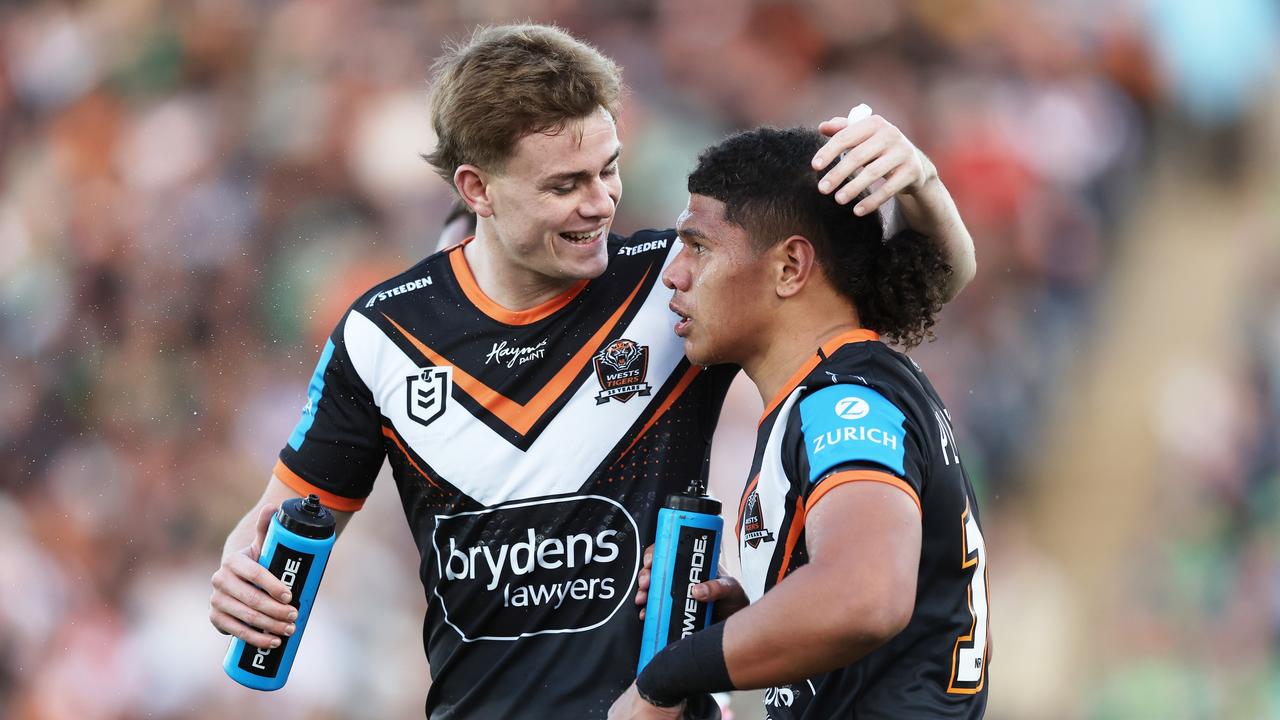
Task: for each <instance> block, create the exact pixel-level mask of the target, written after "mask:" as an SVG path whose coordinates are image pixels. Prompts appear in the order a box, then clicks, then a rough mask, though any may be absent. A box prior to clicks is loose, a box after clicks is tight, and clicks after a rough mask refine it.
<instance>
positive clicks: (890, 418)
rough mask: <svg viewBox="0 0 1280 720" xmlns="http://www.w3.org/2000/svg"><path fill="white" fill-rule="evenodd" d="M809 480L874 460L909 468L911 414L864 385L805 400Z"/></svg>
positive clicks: (900, 470)
mask: <svg viewBox="0 0 1280 720" xmlns="http://www.w3.org/2000/svg"><path fill="white" fill-rule="evenodd" d="M800 431H801V434H802V435H803V437H804V443H805V448H804V451H805V454H806V455H807V456H808V460H809V482H810V483H816V482H817V481H818V480H821V479H822V478H823V476H825V475H826V474H827V473H828V472H829V471H831V470H832V469H834V468H837V467H840V466H842V465H849V464H855V463H856V464H866V463H874V464H877V465H882V466H884V467H886V468H888V469H889V470H890V471H892V472H893V473H894V474H896V475H898V476H900V477H902V476H905V475H906V474H907V472H906V445H907V431H906V416H905V415H903V413H902V411H901V410H899V409H898V407H897V406H896V405H894V404H893V403H891V402H889V400H888V399H886V398H885V397H884V396H883V395H881V394H880V393H878V392H876V391H875V390H872V389H871V388H869V387H866V386H864V385H831V386H828V387H824V388H822V389H821V390H818V391H817V392H814V393H813V394H811V395H808V396H807V397H805V398H803V399H801V400H800Z"/></svg>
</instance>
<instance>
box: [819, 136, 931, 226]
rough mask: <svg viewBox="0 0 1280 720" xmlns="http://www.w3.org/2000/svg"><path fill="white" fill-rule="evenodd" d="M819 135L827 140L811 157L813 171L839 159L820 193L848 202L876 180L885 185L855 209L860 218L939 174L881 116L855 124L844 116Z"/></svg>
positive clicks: (910, 191)
mask: <svg viewBox="0 0 1280 720" xmlns="http://www.w3.org/2000/svg"><path fill="white" fill-rule="evenodd" d="M818 131H819V132H821V133H822V134H823V135H826V136H827V138H828V140H827V143H826V144H825V145H823V146H822V148H820V149H819V150H818V152H817V154H815V155H814V156H813V167H814V169H815V170H821V169H823V168H826V167H827V166H828V165H831V163H833V162H836V161H837V160H839V162H836V164H835V165H834V166H832V167H830V168H829V169H828V170H827V172H826V173H825V174H824V175H823V176H822V178H821V179H820V180H819V184H818V189H819V190H820V191H821V192H822V193H824V194H831V193H833V192H834V193H835V198H836V201H837V202H839V203H841V204H848V203H850V202H852V201H853V200H854V199H856V198H857V197H858V194H859V193H861V192H862V191H863V190H866V189H867V188H869V187H871V186H872V184H873V183H875V182H876V181H877V180H883V181H884V182H883V184H881V185H880V186H879V187H878V188H876V189H874V190H873V191H872V192H871V193H870V194H869V195H868V196H867V197H865V198H863V199H862V200H861V201H860V202H858V203H857V204H856V205H854V208H853V211H854V213H856V214H858V215H866V214H868V213H870V212H873V211H874V210H876V209H877V208H879V207H880V206H881V205H883V204H884V203H885V202H886V201H888V200H889V198H891V197H893V196H894V195H897V194H898V193H904V194H908V195H910V194H912V193H916V192H919V191H920V190H921V189H923V188H924V186H925V185H926V184H927V183H928V182H929V181H931V180H933V179H936V178H937V176H938V173H937V170H936V169H935V168H934V166H933V163H932V162H930V161H929V158H927V157H925V154H924V153H922V152H920V150H919V149H918V148H916V146H915V145H914V144H912V142H911V140H909V139H908V138H907V136H906V135H904V134H903V133H902V131H901V130H899V129H898V128H897V127H896V126H895V125H893V124H892V123H890V122H889V121H888V120H885V119H884V118H883V117H881V116H880V115H871V116H869V117H866V118H863V119H861V120H858V121H856V122H853V123H850V122H849V119H848V118H843V117H834V118H831V119H830V120H827V121H826V122H824V123H822V124H821V125H819V126H818ZM842 153H843V154H844V157H843V159H841V158H840V156H841V154H842ZM846 181H847V182H846Z"/></svg>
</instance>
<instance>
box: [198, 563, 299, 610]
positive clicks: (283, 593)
mask: <svg viewBox="0 0 1280 720" xmlns="http://www.w3.org/2000/svg"><path fill="white" fill-rule="evenodd" d="M224 570H225V571H226V572H225V573H224V572H223V571H224ZM213 580H214V587H219V581H221V583H222V588H223V589H226V590H228V591H230V590H232V589H240V585H248V586H249V587H250V588H251V589H252V590H253V591H254V592H256V593H258V594H260V595H262V594H265V595H270V596H271V597H270V598H266V600H267V601H268V602H270V604H271V605H272V606H276V607H278V609H279V610H280V612H286V610H284V608H287V607H289V601H290V600H292V599H293V593H291V592H290V591H289V586H288V585H285V584H284V583H283V582H281V581H280V578H278V577H276V576H275V575H272V574H271V571H270V570H267V569H266V568H264V567H262V565H260V564H258V561H257V560H254V559H253V558H250V557H249V555H248V554H247V553H233V554H231V555H229V556H227V559H226V561H225V562H224V563H223V565H222V567H221V568H219V569H218V572H217V573H214V575H213ZM255 586H256V587H255ZM255 598H256V596H255ZM276 601H278V602H276Z"/></svg>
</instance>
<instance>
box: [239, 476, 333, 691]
mask: <svg viewBox="0 0 1280 720" xmlns="http://www.w3.org/2000/svg"><path fill="white" fill-rule="evenodd" d="M335 528H336V520H335V519H334V517H333V513H331V512H329V509H328V508H326V507H324V506H323V505H321V504H320V498H318V497H316V496H315V495H308V496H307V498H306V500H303V499H302V498H291V499H289V500H285V501H284V502H283V503H281V506H280V510H279V511H278V512H277V513H276V514H275V517H273V518H271V526H270V527H269V528H268V529H267V537H266V540H265V541H263V544H262V555H261V556H260V557H259V558H258V562H259V563H261V564H262V566H263V567H265V568H267V570H270V571H271V574H272V575H275V576H276V577H278V578H280V579H281V580H282V581H283V582H284V584H285V585H288V586H289V590H290V592H291V593H292V594H293V598H292V599H291V601H290V603H289V604H290V605H293V607H294V608H296V609H297V610H298V619H297V620H296V621H294V625H295V626H296V628H297V629H296V630H295V631H294V633H293V635H291V636H289V637H282V638H280V641H281V642H280V646H279V647H276V648H256V647H254V646H252V645H247V644H245V642H244V641H243V640H241V639H240V638H234V639H233V640H232V641H231V647H230V648H228V649H227V657H226V659H225V660H223V661H222V668H223V669H224V670H226V672H227V675H230V676H231V679H232V680H235V681H236V682H238V683H240V684H241V685H244V686H245V687H250V688H253V689H255V690H279V689H280V688H281V687H283V686H284V682H285V680H288V679H289V669H290V668H291V667H293V656H294V654H296V653H297V652H298V643H300V642H301V641H302V631H303V630H305V629H306V627H307V617H308V616H309V615H311V606H312V604H313V603H314V602H315V599H316V590H317V589H319V587H320V578H322V577H323V576H324V568H325V565H326V564H327V563H328V561H329V551H330V550H332V549H333V541H334V540H335V539H336V537H337V536H336V534H335Z"/></svg>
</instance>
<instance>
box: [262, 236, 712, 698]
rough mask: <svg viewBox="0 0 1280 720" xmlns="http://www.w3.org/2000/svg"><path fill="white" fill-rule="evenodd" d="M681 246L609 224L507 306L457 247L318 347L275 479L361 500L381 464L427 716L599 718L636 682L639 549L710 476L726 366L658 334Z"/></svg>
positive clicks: (403, 278) (372, 302) (373, 300)
mask: <svg viewBox="0 0 1280 720" xmlns="http://www.w3.org/2000/svg"><path fill="white" fill-rule="evenodd" d="M677 244H678V243H677V240H676V238H675V235H674V233H671V232H642V233H638V234H636V235H635V236H633V237H630V238H622V237H618V236H613V237H611V238H610V241H609V252H610V254H611V257H610V263H609V267H608V270H607V271H606V272H605V273H604V274H603V275H602V276H601V277H599V278H596V279H594V280H591V281H582V282H580V283H578V284H577V285H575V286H574V287H573V288H571V289H570V290H569V291H567V292H565V293H564V294H562V295H560V296H558V297H556V298H554V299H552V300H550V301H548V302H546V303H545V304H543V305H540V306H538V307H535V308H531V309H529V310H524V311H520V312H512V311H508V310H506V309H504V308H502V307H500V306H498V305H497V304H496V303H494V302H493V301H492V300H490V299H489V298H488V297H486V296H485V295H484V293H483V292H482V291H481V290H480V288H479V287H478V286H477V284H476V282H475V279H474V277H473V276H472V274H471V271H470V269H469V268H468V266H467V263H466V260H465V256H464V253H463V250H462V248H461V247H457V248H453V249H451V250H447V251H444V252H441V253H437V254H435V255H432V256H431V257H428V258H427V259H426V260H424V261H422V262H421V263H419V264H418V265H416V266H414V267H413V268H412V269H410V270H409V271H408V272H405V273H404V274H402V275H400V276H398V277H396V278H393V279H391V280H388V281H387V282H384V283H382V284H381V285H378V286H377V287H375V288H373V289H372V290H370V291H369V292H368V293H366V294H365V295H363V296H362V297H360V298H359V299H358V300H357V301H356V302H355V303H354V304H353V305H352V306H351V308H350V309H349V310H348V311H347V313H346V315H345V316H344V317H343V319H342V321H341V322H340V323H339V324H338V327H337V329H336V330H335V331H334V332H333V335H332V337H331V338H330V339H329V342H328V343H327V344H326V345H325V347H324V350H323V352H322V354H321V358H320V362H319V364H318V366H317V368H316V371H315V374H314V376H313V378H312V381H311V385H310V388H309V390H308V396H307V401H306V405H305V408H304V409H303V412H302V418H301V420H300V422H299V423H298V426H297V428H296V429H295V430H294V432H293V434H292V435H291V437H290V438H289V441H288V444H287V445H286V446H285V448H284V449H283V450H282V451H281V453H280V460H279V463H278V464H277V465H276V470H275V473H276V475H277V477H279V478H280V480H282V481H283V482H285V483H286V484H288V485H289V486H290V487H292V488H293V489H294V490H296V491H297V492H299V493H303V494H305V493H309V492H315V493H317V494H319V495H320V497H321V498H322V499H323V500H324V502H325V503H326V504H327V505H329V506H330V507H333V508H337V509H340V510H355V509H358V508H359V507H360V505H361V504H362V502H363V500H364V498H365V497H366V496H367V495H368V494H369V492H370V490H371V489H372V484H373V481H374V477H375V476H376V475H377V473H378V469H379V468H380V466H381V464H382V461H383V458H384V457H387V458H389V459H390V462H391V467H392V470H393V474H394V477H395V480H396V483H397V486H398V488H399V492H400V497H401V500H402V502H403V505H404V510H405V515H406V516H407V518H408V521H409V525H410V527H411V528H412V530H413V533H414V536H415V538H416V541H417V544H418V549H419V551H420V553H421V566H420V568H419V573H420V576H421V579H422V583H423V585H424V587H425V589H426V594H427V600H428V609H427V617H426V622H425V626H424V629H423V639H424V643H425V645H426V649H427V655H428V659H429V661H430V665H431V675H432V684H431V691H430V693H429V695H428V698H427V714H428V716H429V717H431V718H544V717H546V718H550V717H566V718H568V717H572V718H595V717H599V718H603V717H604V716H605V714H606V712H607V710H608V707H609V705H610V704H611V703H612V701H613V700H614V699H615V698H616V697H617V696H618V695H620V694H621V693H622V691H623V690H625V689H626V687H627V685H628V684H629V683H630V682H631V681H632V680H633V679H634V677H635V665H636V660H637V657H638V653H639V643H640V635H641V623H640V622H639V620H638V618H637V608H636V607H635V605H634V603H633V602H632V598H633V596H634V593H635V580H636V574H637V570H638V568H639V566H640V561H641V553H642V551H643V548H644V547H645V546H646V545H648V544H650V543H652V542H653V535H654V529H655V525H656V518H657V509H658V506H659V504H660V500H661V499H662V498H663V497H665V496H666V495H667V494H669V493H672V492H678V491H680V490H683V489H684V488H685V487H686V486H687V485H688V483H689V481H690V479H691V478H693V477H695V476H697V475H699V474H701V473H703V472H705V461H706V458H707V455H708V449H709V444H710V437H711V433H712V430H713V427H714V424H715V421H716V419H717V415H718V413H719V408H720V404H721V401H722V399H723V396H724V393H725V390H726V389H727V386H728V382H729V380H730V379H731V375H732V369H711V370H703V369H700V368H698V367H695V366H691V365H690V363H689V361H688V360H687V359H685V357H684V354H683V344H682V341H681V340H680V339H679V338H677V337H676V336H675V335H674V333H673V332H672V324H673V322H674V316H673V315H672V313H671V312H670V310H669V309H668V308H667V304H668V302H669V300H670V291H669V290H667V289H666V288H664V287H663V286H662V283H661V281H660V276H661V273H662V269H663V267H664V266H665V264H666V263H667V262H668V261H669V259H670V258H672V257H674V255H675V252H676V251H677V249H678V248H677V247H676V245H677ZM371 611H373V609H372V608H371Z"/></svg>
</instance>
